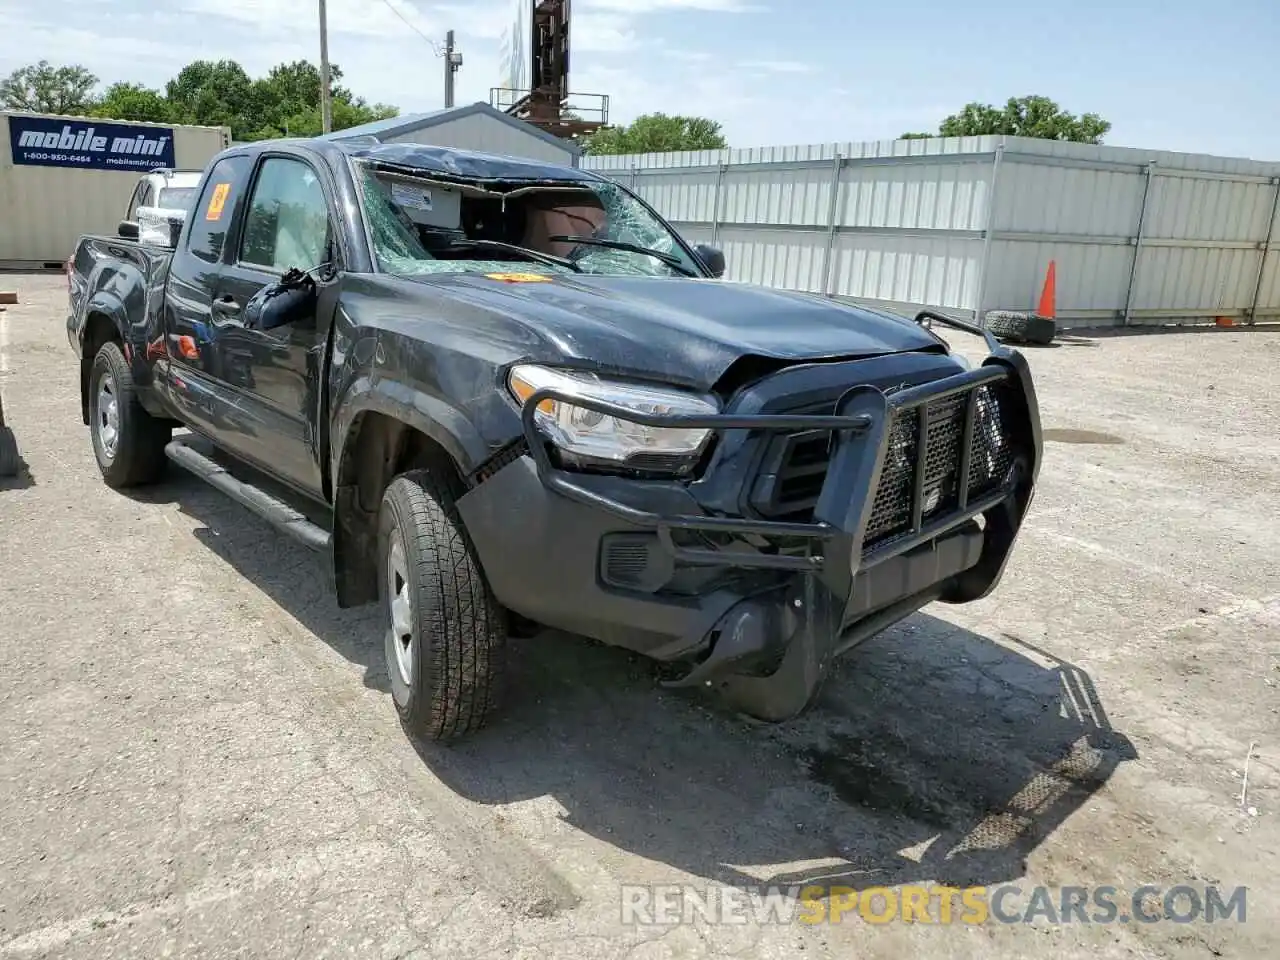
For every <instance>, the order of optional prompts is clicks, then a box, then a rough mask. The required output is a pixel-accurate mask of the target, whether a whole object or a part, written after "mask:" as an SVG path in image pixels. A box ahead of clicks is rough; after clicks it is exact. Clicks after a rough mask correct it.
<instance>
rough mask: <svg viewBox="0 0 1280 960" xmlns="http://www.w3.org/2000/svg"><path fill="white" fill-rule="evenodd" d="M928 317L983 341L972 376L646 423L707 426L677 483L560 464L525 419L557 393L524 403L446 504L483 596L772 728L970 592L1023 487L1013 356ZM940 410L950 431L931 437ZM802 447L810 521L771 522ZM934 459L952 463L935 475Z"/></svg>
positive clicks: (995, 562)
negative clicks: (509, 448)
mask: <svg viewBox="0 0 1280 960" xmlns="http://www.w3.org/2000/svg"><path fill="white" fill-rule="evenodd" d="M934 319H936V320H939V321H941V322H943V323H946V324H948V325H951V326H958V327H960V328H962V329H965V330H967V331H969V332H974V333H978V334H979V335H982V336H984V337H985V338H986V340H987V344H988V349H989V355H988V356H987V358H986V359H985V360H984V361H983V363H982V365H981V366H978V367H976V368H973V369H969V370H965V371H963V372H959V373H954V374H952V375H950V376H945V377H943V378H941V379H932V380H928V381H926V382H922V383H918V384H916V385H914V386H908V387H907V388H905V389H901V390H898V391H896V392H889V393H887V392H886V391H884V390H882V389H880V388H877V387H876V386H871V385H857V386H852V387H841V392H840V394H839V396H838V399H836V400H835V402H834V411H833V412H832V413H830V414H824V415H811V414H805V413H801V414H796V413H785V412H784V413H777V412H761V411H764V410H768V409H769V408H770V404H769V403H768V402H760V403H755V404H754V407H755V408H757V409H755V410H752V409H751V408H752V407H753V403H752V401H751V400H750V399H748V400H747V401H743V402H739V401H735V403H734V404H731V405H730V408H729V409H728V410H727V411H726V412H725V413H723V414H719V415H715V416H708V417H663V416H657V417H651V418H643V420H644V422H648V423H651V424H652V425H654V426H670V427H682V428H705V429H711V430H713V431H716V434H717V449H716V451H715V454H714V456H713V458H712V460H711V462H710V463H709V464H708V465H707V467H706V471H705V473H704V477H703V479H701V480H699V481H697V482H693V483H678V482H659V481H642V480H635V479H629V478H625V477H613V476H603V475H598V474H588V473H581V472H570V471H567V470H563V469H560V468H558V467H557V466H556V465H555V464H554V463H553V461H552V459H551V456H550V454H549V452H548V449H547V445H546V441H545V439H544V438H543V437H542V436H541V435H540V434H539V433H538V431H537V428H536V426H535V424H534V420H533V416H532V414H533V411H534V409H535V408H536V406H537V404H538V403H539V402H541V401H542V400H543V399H546V398H547V397H552V396H558V395H557V394H555V393H554V392H552V391H542V392H540V393H539V394H536V395H535V396H533V397H531V398H529V400H528V402H527V403H526V404H525V408H524V427H525V444H524V445H523V447H521V448H520V450H519V451H518V452H519V453H520V454H521V455H519V456H515V457H513V458H511V459H510V462H508V463H506V465H505V466H501V467H500V468H498V469H496V471H495V472H492V473H491V475H488V476H486V477H485V478H484V479H483V482H479V483H477V484H476V485H475V486H474V487H473V488H472V489H471V490H470V491H469V492H468V493H467V494H465V495H464V496H463V497H462V498H461V499H460V500H459V502H458V507H459V510H460V511H461V513H462V517H463V520H464V521H465V523H466V525H467V529H468V532H469V533H470V535H471V537H472V540H473V542H474V543H475V546H476V550H477V553H478V554H479V557H480V561H481V563H482V565H483V567H484V569H485V573H486V575H487V577H488V579H489V582H490V586H491V587H492V589H493V591H494V593H495V595H496V596H497V598H498V600H499V601H500V602H501V603H503V604H504V605H505V606H507V607H508V608H510V609H512V610H514V611H515V612H517V613H519V614H522V615H523V616H525V617H528V618H530V619H532V620H535V621H537V622H539V623H542V624H545V625H547V626H552V627H557V628H560V629H564V630H568V631H571V632H575V633H580V634H584V635H586V636H590V637H593V638H596V639H599V640H601V641H603V642H605V643H609V644H612V645H617V646H623V647H627V648H629V649H632V650H636V651H638V652H641V653H643V654H645V655H647V656H649V657H652V658H655V659H658V660H668V661H681V662H683V663H686V664H688V665H689V669H688V671H687V672H686V673H685V675H684V676H683V677H681V678H680V679H679V680H677V681H674V683H675V684H676V685H693V684H698V685H703V684H708V685H710V684H720V685H723V686H724V688H725V691H726V692H727V693H728V694H729V695H730V698H731V699H733V700H735V701H737V702H738V703H739V705H740V706H741V707H742V709H744V710H746V711H747V712H749V713H753V714H755V715H757V716H761V717H765V718H768V719H782V718H784V717H786V716H790V715H793V714H794V713H796V712H798V710H800V709H802V708H803V706H804V705H805V704H806V703H807V702H808V701H809V700H810V699H811V698H812V696H813V694H814V693H815V691H816V689H817V687H818V685H819V684H820V682H821V679H822V677H823V676H825V674H826V672H827V668H828V666H829V664H830V661H831V660H832V659H833V658H834V657H836V656H838V655H839V654H840V653H842V652H844V651H845V650H848V649H849V648H851V647H852V646H854V645H856V644H857V643H858V642H860V641H861V640H863V639H866V638H867V637H869V636H871V635H873V634H875V633H877V632H879V631H881V630H883V629H885V628H886V627H888V626H890V625H891V624H892V623H894V622H895V621H897V620H899V619H901V618H902V617H905V616H907V615H909V614H910V613H912V612H913V611H915V610H917V609H919V608H920V607H921V606H923V605H925V604H926V603H928V602H930V601H933V600H943V601H947V602H957V603H958V602H967V601H969V600H973V599H977V598H978V597H981V596H984V595H985V594H986V593H988V592H990V590H992V589H993V588H994V587H995V585H996V584H997V583H998V582H999V579H1000V577H1001V575H1002V573H1003V570H1004V566H1005V563H1006V561H1007V559H1008V556H1009V553H1010V551H1011V549H1012V546H1013V543H1014V540H1015V538H1016V535H1017V532H1018V530H1019V528H1020V526H1021V523H1022V519H1023V516H1024V515H1025V513H1026V510H1027V508H1028V506H1029V505H1030V502H1031V498H1032V495H1033V492H1034V487H1035V481H1036V476H1037V473H1038V469H1039V462H1040V455H1041V438H1040V422H1039V411H1038V406H1037V401H1036V396H1035V391H1034V387H1033V385H1032V381H1031V376H1030V371H1029V369H1028V367H1027V363H1026V360H1025V358H1024V357H1022V355H1021V354H1019V353H1017V352H1016V351H1013V350H1010V349H1008V348H1005V347H1003V346H1001V345H1000V344H998V343H997V342H996V341H995V340H994V339H993V338H992V337H990V336H989V335H988V334H986V333H985V332H983V331H981V330H980V329H979V328H977V327H972V326H970V325H968V324H962V323H960V322H958V321H953V320H950V319H949V318H945V317H939V316H936V315H934ZM864 362H865V361H864ZM793 387H794V382H793V383H791V384H790V385H788V386H785V387H780V389H783V390H784V391H785V390H791V389H792V388H793ZM991 390H997V391H999V393H1000V403H999V406H998V407H997V408H996V416H998V418H999V423H1000V425H1001V430H1002V431H1003V436H1004V437H1005V440H1004V442H1005V443H1006V444H1007V447H1008V455H1007V456H1002V458H1001V459H1000V460H999V463H998V464H997V465H996V466H997V467H998V470H999V475H998V476H987V475H986V474H983V473H982V470H981V469H980V468H981V467H982V464H977V465H975V463H974V460H975V458H976V457H978V456H979V455H983V456H985V453H984V450H985V448H982V447H981V446H980V444H979V443H978V442H977V438H978V437H979V435H980V434H981V433H982V432H983V431H984V430H986V429H988V428H989V425H988V424H987V423H986V421H984V420H983V419H982V417H983V415H984V411H987V406H986V405H985V404H986V401H985V400H983V401H982V402H981V403H980V400H981V398H983V397H984V396H986V395H987V391H991ZM766 393H767V391H766ZM564 399H565V400H567V401H571V402H573V403H574V404H577V405H580V406H584V407H588V408H591V409H596V410H599V411H600V412H601V413H603V414H606V415H625V416H627V417H629V418H631V419H633V420H634V419H640V418H638V417H637V416H636V415H635V414H634V413H633V412H631V411H624V410H620V409H616V408H613V407H611V406H610V405H608V404H605V403H596V402H594V401H591V402H587V401H583V400H581V399H579V398H570V397H565V398H564ZM757 399H758V397H757ZM775 406H776V405H775ZM827 409H830V407H828V408H827ZM939 411H943V413H942V414H940V413H939ZM947 411H950V412H947ZM988 412H989V411H988ZM943 416H946V417H950V418H952V419H951V420H950V421H949V423H950V424H951V425H953V426H954V428H955V430H954V431H953V434H954V433H955V432H957V431H958V436H951V438H950V439H949V440H948V439H944V436H943V432H942V428H941V426H940V424H941V423H942V422H943V421H942V420H941V419H940V417H943ZM944 425H945V424H944ZM815 435H820V436H822V437H824V438H826V437H829V438H830V439H829V443H827V449H828V450H829V456H828V457H827V459H826V465H825V469H823V470H822V476H821V477H819V478H818V479H819V481H820V489H818V490H817V492H816V496H815V497H812V498H810V499H811V503H812V506H811V511H810V510H805V511H804V518H803V519H798V520H797V519H772V518H769V516H768V515H767V514H768V513H769V510H768V509H767V507H766V505H767V504H770V503H774V502H775V501H776V498H777V490H778V488H779V487H781V486H782V484H783V483H784V479H785V478H784V471H783V469H782V467H781V466H780V464H781V463H782V462H783V459H785V455H786V454H785V452H786V451H788V450H790V449H791V447H790V446H788V444H789V443H792V442H793V439H794V438H796V437H807V438H809V439H810V441H812V438H813V437H814V436H815ZM912 438H913V439H912ZM908 441H910V442H908ZM957 441H958V444H959V445H958V447H957V446H956V443H957ZM811 448H812V443H811ZM931 448H932V449H933V450H934V455H933V457H932V458H931V455H930V449H931ZM944 448H945V449H944ZM957 450H958V451H959V452H958V453H956V451H957ZM780 451H782V452H780ZM944 455H951V456H952V457H953V459H954V460H955V461H957V462H954V463H953V464H952V465H951V466H950V467H949V468H948V467H945V466H939V464H942V463H943V456H944ZM907 460H909V461H910V462H906V461H907ZM810 472H812V471H810ZM974 477H979V478H983V482H980V483H975V482H973V478H974ZM894 510H897V511H898V512H897V513H896V514H894V513H893V511H894ZM895 517H896V520H895ZM886 518H888V519H886Z"/></svg>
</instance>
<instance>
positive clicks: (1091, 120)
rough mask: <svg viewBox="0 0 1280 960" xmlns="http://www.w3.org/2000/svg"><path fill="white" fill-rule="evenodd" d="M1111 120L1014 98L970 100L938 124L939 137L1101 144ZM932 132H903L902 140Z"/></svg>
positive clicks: (1029, 98)
mask: <svg viewBox="0 0 1280 960" xmlns="http://www.w3.org/2000/svg"><path fill="white" fill-rule="evenodd" d="M1110 130H1111V123H1110V122H1109V121H1107V120H1103V119H1102V117H1100V116H1098V115H1097V114H1096V113H1085V114H1081V115H1080V116H1076V115H1075V114H1072V113H1069V112H1068V111H1066V110H1063V109H1062V108H1061V107H1060V106H1058V104H1056V103H1054V102H1053V101H1052V100H1050V99H1049V98H1048V97H1040V96H1026V97H1011V98H1010V99H1009V100H1008V102H1007V103H1005V105H1004V106H1003V107H996V106H993V105H992V104H989V103H969V104H966V105H965V107H964V109H962V110H961V111H960V112H959V113H953V114H952V115H951V116H949V117H947V118H946V119H945V120H943V121H942V123H941V124H940V125H939V127H938V132H937V134H934V136H939V137H981V136H988V135H992V134H1003V135H1005V136H1013V137H1035V138H1036V139H1039V140H1072V141H1074V142H1076V143H1102V138H1103V137H1104V136H1106V134H1107V133H1108V132H1109V131H1110ZM927 136H930V134H920V133H904V134H903V135H902V137H901V139H903V140H913V139H918V138H920V137H927Z"/></svg>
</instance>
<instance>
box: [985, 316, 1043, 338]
mask: <svg viewBox="0 0 1280 960" xmlns="http://www.w3.org/2000/svg"><path fill="white" fill-rule="evenodd" d="M986 327H987V329H988V330H990V331H991V334H992V336H994V337H995V338H996V339H997V340H1008V341H1010V342H1012V343H1039V344H1045V343H1052V342H1053V338H1054V336H1055V335H1056V334H1057V332H1058V325H1057V323H1056V322H1054V320H1053V318H1052V317H1042V316H1040V314H1038V313H1018V312H1017V311H1014V310H988V311H987V315H986Z"/></svg>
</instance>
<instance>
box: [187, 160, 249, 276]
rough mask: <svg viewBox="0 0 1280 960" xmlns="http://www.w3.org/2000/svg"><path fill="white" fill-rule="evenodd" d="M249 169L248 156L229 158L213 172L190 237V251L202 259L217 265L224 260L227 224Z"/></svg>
mask: <svg viewBox="0 0 1280 960" xmlns="http://www.w3.org/2000/svg"><path fill="white" fill-rule="evenodd" d="M248 169H249V159H248V158H247V157H225V158H223V159H222V160H219V161H218V162H217V163H215V164H214V165H213V169H212V170H210V171H209V177H208V179H206V180H205V182H204V190H203V191H202V192H201V194H200V201H199V203H197V204H196V208H195V210H194V211H193V212H192V214H191V217H192V220H191V230H190V231H189V232H188V234H187V249H188V250H190V251H191V253H192V254H193V255H195V256H197V257H199V258H200V259H201V260H204V261H206V262H208V263H217V262H218V261H219V260H220V259H222V243H223V241H224V240H226V238H227V225H228V224H230V223H231V218H232V213H233V212H234V210H235V207H236V200H238V199H239V196H240V190H241V189H242V185H243V183H244V176H245V173H246V172H247V171H248Z"/></svg>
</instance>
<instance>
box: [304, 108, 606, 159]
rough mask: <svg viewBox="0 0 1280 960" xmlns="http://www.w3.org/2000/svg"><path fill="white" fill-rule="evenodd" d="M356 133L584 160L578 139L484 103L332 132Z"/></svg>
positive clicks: (507, 153)
mask: <svg viewBox="0 0 1280 960" xmlns="http://www.w3.org/2000/svg"><path fill="white" fill-rule="evenodd" d="M354 137H374V138H375V139H377V140H379V141H380V142H382V143H424V144H431V145H432V146H438V147H456V148H458V149H459V150H478V151H480V152H483V153H495V154H498V155H500V156H507V157H527V158H529V159H531V160H543V161H547V162H550V163H561V164H564V165H565V166H571V167H576V166H577V165H578V158H579V156H580V154H581V153H582V151H581V149H579V147H578V146H577V145H576V144H573V143H570V142H569V141H568V140H562V139H560V138H559V137H556V136H553V135H552V134H550V133H547V132H546V131H544V130H540V129H538V128H537V127H535V126H534V125H533V124H531V123H525V122H524V121H523V120H517V119H516V118H515V117H511V116H508V115H507V114H505V113H503V112H502V111H501V110H498V109H496V108H495V107H491V106H489V104H487V103H480V102H477V103H472V104H468V105H466V106H462V107H450V108H448V109H445V110H433V111H431V112H429V113H411V114H406V115H403V116H399V117H392V118H391V119H389V120H377V121H374V122H373V123H366V124H362V125H361V126H358V127H348V128H347V129H346V130H338V131H335V132H334V133H331V134H329V138H330V139H333V140H350V139H352V138H354Z"/></svg>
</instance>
